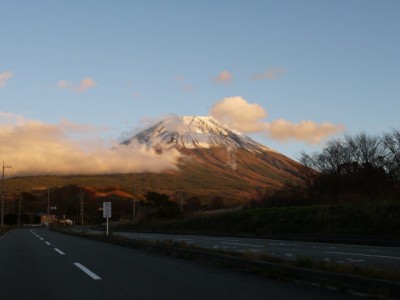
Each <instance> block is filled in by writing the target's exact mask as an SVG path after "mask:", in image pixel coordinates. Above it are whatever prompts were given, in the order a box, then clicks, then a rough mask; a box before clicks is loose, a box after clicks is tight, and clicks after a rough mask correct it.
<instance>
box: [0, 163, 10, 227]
mask: <svg viewBox="0 0 400 300" xmlns="http://www.w3.org/2000/svg"><path fill="white" fill-rule="evenodd" d="M6 168H11V166H5V165H4V161H3V176H2V177H1V227H3V226H4V169H6Z"/></svg>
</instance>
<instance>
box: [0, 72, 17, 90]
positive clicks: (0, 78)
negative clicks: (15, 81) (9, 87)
mask: <svg viewBox="0 0 400 300" xmlns="http://www.w3.org/2000/svg"><path fill="white" fill-rule="evenodd" d="M13 76H14V73H13V72H11V71H5V72H2V73H0V88H2V87H4V86H5V85H6V81H7V80H8V79H10V78H11V77H13Z"/></svg>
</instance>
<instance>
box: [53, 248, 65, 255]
mask: <svg viewBox="0 0 400 300" xmlns="http://www.w3.org/2000/svg"><path fill="white" fill-rule="evenodd" d="M54 251H56V252H57V253H58V254H60V255H65V253H64V252H62V251H61V250H60V249H57V248H54Z"/></svg>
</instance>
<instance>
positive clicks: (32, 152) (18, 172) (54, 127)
mask: <svg viewBox="0 0 400 300" xmlns="http://www.w3.org/2000/svg"><path fill="white" fill-rule="evenodd" d="M96 130H104V129H102V128H100V129H99V128H95V127H93V126H90V125H82V124H74V123H71V122H69V121H67V120H62V121H61V122H60V123H59V124H46V123H43V122H40V121H36V120H28V119H26V118H24V117H23V116H20V115H14V114H12V113H4V112H0V140H1V141H2V142H1V143H0V153H1V156H2V159H4V160H5V161H6V162H7V163H9V164H11V165H12V166H13V175H14V176H24V175H44V174H49V175H70V174H111V173H135V172H162V171H164V170H169V169H176V168H177V167H176V164H177V160H178V158H179V157H180V154H179V153H178V152H177V151H176V150H174V149H169V150H166V151H164V152H163V155H158V154H156V153H155V151H154V150H152V149H147V148H146V147H145V146H142V145H139V144H131V145H129V146H125V145H124V146H121V145H120V144H118V143H115V145H113V147H111V146H110V145H109V143H107V142H105V141H104V140H102V139H100V138H89V137H91V136H92V135H93V131H96ZM78 133H79V134H81V135H85V134H86V135H87V137H86V138H85V139H81V140H82V141H84V142H81V141H78V140H77V139H73V138H71V136H74V135H76V134H78ZM87 139H89V140H87Z"/></svg>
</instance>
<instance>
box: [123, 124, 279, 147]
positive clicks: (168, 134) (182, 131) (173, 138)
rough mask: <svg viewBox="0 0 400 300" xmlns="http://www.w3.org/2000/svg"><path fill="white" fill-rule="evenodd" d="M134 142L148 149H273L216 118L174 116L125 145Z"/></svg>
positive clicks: (136, 136) (126, 143)
mask: <svg viewBox="0 0 400 300" xmlns="http://www.w3.org/2000/svg"><path fill="white" fill-rule="evenodd" d="M133 141H137V142H139V143H141V144H146V145H147V146H148V147H155V146H157V147H160V146H161V147H163V148H164V147H168V148H169V147H175V146H176V147H178V148H187V149H194V148H212V147H229V148H234V149H245V150H248V151H251V152H264V151H271V149H269V148H267V147H265V146H264V145H262V144H260V143H258V142H256V141H254V140H252V139H251V138H249V137H247V136H245V135H243V134H241V133H238V132H235V131H233V130H230V129H229V128H227V127H226V126H223V125H220V124H219V123H218V122H217V121H216V120H215V119H214V118H212V117H205V116H182V117H178V116H173V117H169V118H167V119H165V120H163V121H161V122H159V123H157V124H156V125H154V126H152V127H150V128H148V129H146V130H144V131H142V132H140V133H138V134H137V135H135V136H133V137H132V138H131V139H129V140H127V141H125V142H123V144H125V145H128V144H130V143H132V142H133Z"/></svg>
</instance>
